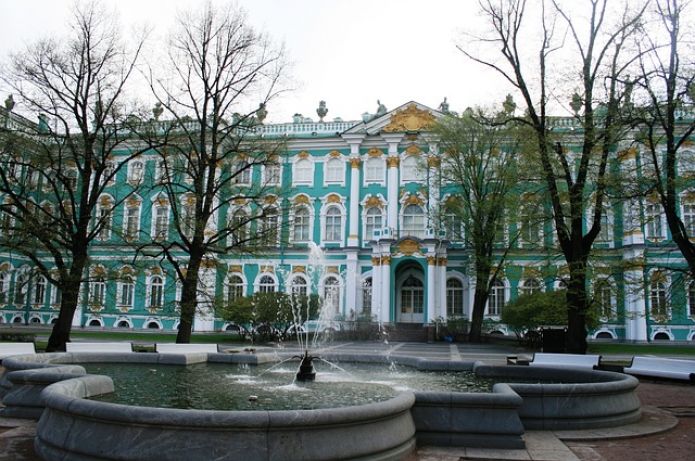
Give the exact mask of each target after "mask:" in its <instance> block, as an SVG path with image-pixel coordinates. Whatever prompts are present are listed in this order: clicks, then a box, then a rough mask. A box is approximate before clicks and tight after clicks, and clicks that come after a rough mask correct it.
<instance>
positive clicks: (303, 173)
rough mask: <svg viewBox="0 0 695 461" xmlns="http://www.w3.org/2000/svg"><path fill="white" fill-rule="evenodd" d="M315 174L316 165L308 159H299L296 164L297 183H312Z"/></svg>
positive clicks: (295, 178)
mask: <svg viewBox="0 0 695 461" xmlns="http://www.w3.org/2000/svg"><path fill="white" fill-rule="evenodd" d="M313 176H314V166H313V164H312V163H311V161H310V160H308V159H301V160H298V161H297V162H296V163H295V164H294V182H295V183H304V184H308V183H311V182H312V180H313V179H314V178H313Z"/></svg>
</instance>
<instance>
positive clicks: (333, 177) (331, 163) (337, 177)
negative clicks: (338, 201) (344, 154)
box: [325, 158, 345, 183]
mask: <svg viewBox="0 0 695 461" xmlns="http://www.w3.org/2000/svg"><path fill="white" fill-rule="evenodd" d="M325 165H326V178H325V182H327V183H341V182H343V180H344V178H345V162H343V161H342V160H340V159H339V158H331V159H329V160H328V161H327V162H326V163H325Z"/></svg>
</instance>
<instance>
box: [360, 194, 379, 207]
mask: <svg viewBox="0 0 695 461" xmlns="http://www.w3.org/2000/svg"><path fill="white" fill-rule="evenodd" d="M364 205H365V206H366V207H367V208H371V207H382V206H383V205H384V204H383V202H382V201H381V199H380V198H379V197H377V196H376V195H370V196H369V198H367V201H366V202H364Z"/></svg>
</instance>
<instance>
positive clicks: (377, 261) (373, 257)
mask: <svg viewBox="0 0 695 461" xmlns="http://www.w3.org/2000/svg"><path fill="white" fill-rule="evenodd" d="M380 264H381V261H380V260H379V258H377V257H375V256H372V266H378V265H380Z"/></svg>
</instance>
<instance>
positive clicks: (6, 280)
mask: <svg viewBox="0 0 695 461" xmlns="http://www.w3.org/2000/svg"><path fill="white" fill-rule="evenodd" d="M9 301H10V274H9V273H8V272H5V271H3V272H0V304H5V303H7V302H9Z"/></svg>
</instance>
